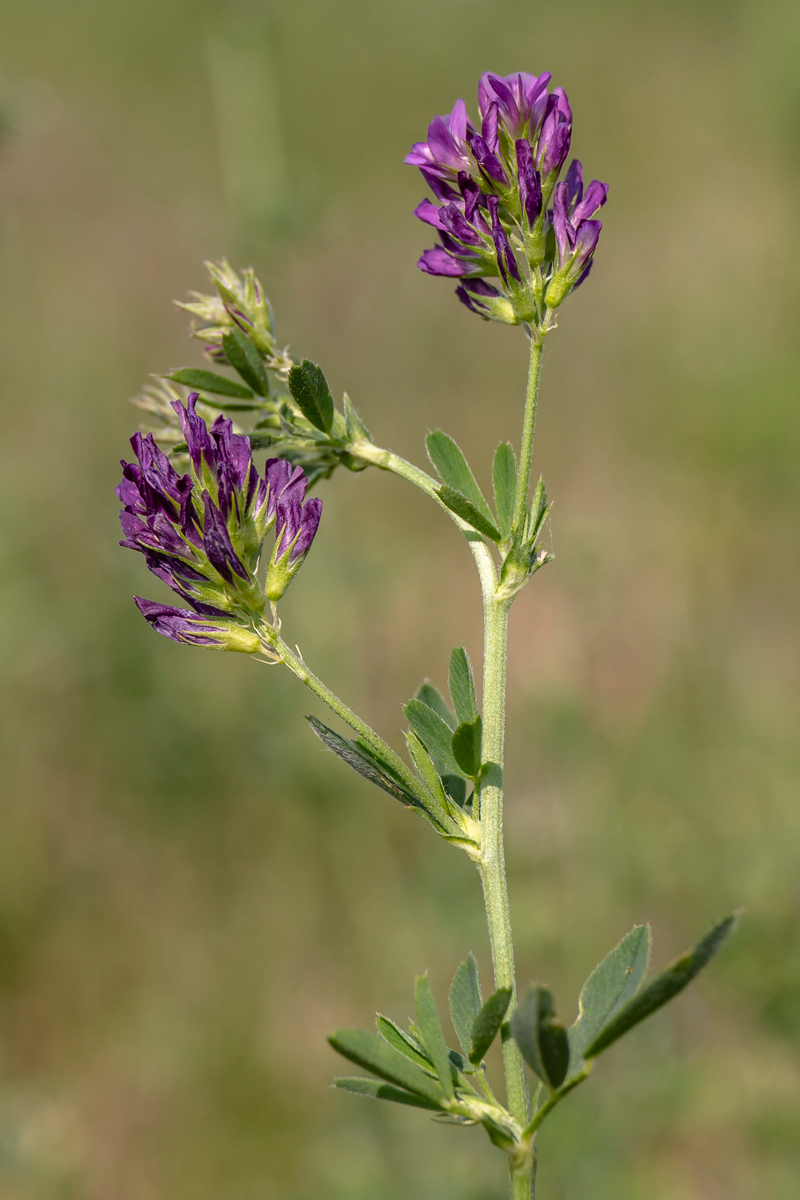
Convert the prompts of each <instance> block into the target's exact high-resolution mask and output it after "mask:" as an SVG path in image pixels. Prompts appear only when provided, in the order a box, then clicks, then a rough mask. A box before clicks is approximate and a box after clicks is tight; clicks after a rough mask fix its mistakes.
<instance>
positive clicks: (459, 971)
mask: <svg viewBox="0 0 800 1200" xmlns="http://www.w3.org/2000/svg"><path fill="white" fill-rule="evenodd" d="M449 999H450V1018H451V1020H452V1022H453V1028H454V1029H455V1031H456V1037H457V1038H458V1043H459V1045H460V1046H461V1049H462V1050H463V1051H464V1053H465V1055H466V1056H467V1057H469V1054H470V1051H471V1050H472V1026H473V1025H474V1023H475V1019H476V1017H477V1016H478V1013H479V1012H480V1011H481V1008H482V1007H483V997H482V996H481V981H480V976H479V975H478V964H477V962H476V961H475V955H474V954H472V953H470V954H469V955H468V956H467V957H466V958H465V959H464V961H463V962H462V963H459V965H458V967H457V968H456V973H455V975H454V976H453V982H452V983H451V984H450V996H449Z"/></svg>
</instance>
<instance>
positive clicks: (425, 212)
mask: <svg viewBox="0 0 800 1200" xmlns="http://www.w3.org/2000/svg"><path fill="white" fill-rule="evenodd" d="M441 211H442V210H441V209H440V208H439V206H438V204H432V203H431V201H430V200H423V201H422V203H421V204H418V205H417V207H416V208H415V209H414V216H415V217H417V218H419V220H420V221H424V222H425V224H426V225H432V226H433V228H434V229H444V226H443V225H442V220H441V217H440V216H439V214H440V212H441Z"/></svg>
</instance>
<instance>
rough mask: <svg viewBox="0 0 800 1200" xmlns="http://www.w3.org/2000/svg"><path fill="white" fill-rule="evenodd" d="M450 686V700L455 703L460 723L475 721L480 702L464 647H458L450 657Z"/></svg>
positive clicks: (454, 706)
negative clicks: (476, 694)
mask: <svg viewBox="0 0 800 1200" xmlns="http://www.w3.org/2000/svg"><path fill="white" fill-rule="evenodd" d="M448 684H449V688H450V699H451V700H452V701H453V708H454V709H455V712H456V716H457V717H458V720H459V723H460V724H463V723H464V722H469V721H474V720H475V718H476V717H477V715H478V701H477V698H476V696H475V681H474V679H473V677H472V664H471V663H470V661H469V657H468V655H467V652H466V650H465V649H464V647H463V646H456V647H455V649H454V650H453V652H452V654H451V655H450V674H449V676H448Z"/></svg>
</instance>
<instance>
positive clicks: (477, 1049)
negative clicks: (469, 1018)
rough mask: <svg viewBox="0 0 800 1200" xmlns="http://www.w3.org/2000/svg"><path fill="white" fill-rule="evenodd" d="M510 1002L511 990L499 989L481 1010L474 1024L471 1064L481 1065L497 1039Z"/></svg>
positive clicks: (470, 1055) (470, 1053)
mask: <svg viewBox="0 0 800 1200" xmlns="http://www.w3.org/2000/svg"><path fill="white" fill-rule="evenodd" d="M510 1001H511V988H498V989H497V991H496V992H493V993H492V995H491V996H490V997H489V999H488V1000H487V1001H486V1003H485V1004H484V1005H483V1007H482V1008H481V1010H480V1012H479V1013H478V1015H477V1016H476V1018H475V1020H474V1021H473V1023H472V1046H471V1048H470V1052H469V1061H470V1062H471V1063H473V1064H477V1063H479V1062H480V1061H481V1060H482V1059H483V1057H484V1055H485V1054H486V1051H487V1050H488V1049H489V1047H490V1046H491V1044H492V1042H493V1041H494V1039H495V1038H496V1037H497V1034H498V1032H499V1030H500V1026H501V1025H502V1024H503V1017H504V1016H505V1015H506V1012H507V1011H508V1006H509V1003H510Z"/></svg>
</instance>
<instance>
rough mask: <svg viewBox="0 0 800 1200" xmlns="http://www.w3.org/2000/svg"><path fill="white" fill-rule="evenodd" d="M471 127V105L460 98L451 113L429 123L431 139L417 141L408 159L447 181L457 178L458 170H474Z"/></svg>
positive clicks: (413, 164) (413, 165) (409, 162)
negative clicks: (469, 116)
mask: <svg viewBox="0 0 800 1200" xmlns="http://www.w3.org/2000/svg"><path fill="white" fill-rule="evenodd" d="M468 130H472V125H471V123H470V121H469V118H468V117H467V106H466V105H465V103H464V101H463V100H456V103H455V107H454V109H453V111H452V112H451V113H450V114H449V116H446V117H434V118H433V120H432V121H431V123H430V125H429V126H428V140H427V142H415V143H414V145H413V146H412V147H411V152H410V154H407V155H406V157H405V162H407V163H408V164H409V165H410V166H412V167H420V168H421V169H422V170H424V172H426V173H427V174H428V175H432V176H434V177H436V178H439V179H442V180H444V181H445V182H446V181H448V180H450V179H451V178H454V177H455V175H456V174H457V172H458V171H470V170H471V169H472V160H471V159H470V156H469V147H468V146H467V131H468ZM473 132H474V131H473ZM442 198H444V197H442Z"/></svg>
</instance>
